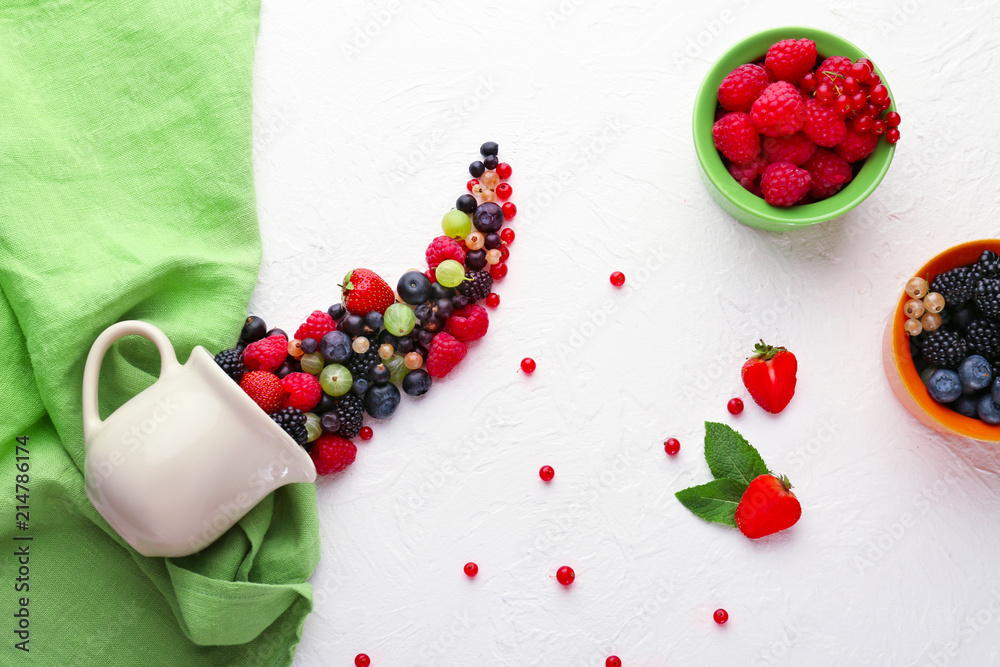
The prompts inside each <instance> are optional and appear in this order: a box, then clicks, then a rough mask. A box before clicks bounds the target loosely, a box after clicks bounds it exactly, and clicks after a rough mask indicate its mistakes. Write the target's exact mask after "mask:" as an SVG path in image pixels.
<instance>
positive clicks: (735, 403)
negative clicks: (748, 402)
mask: <svg viewBox="0 0 1000 667" xmlns="http://www.w3.org/2000/svg"><path fill="white" fill-rule="evenodd" d="M726 409H727V410H729V414H731V415H738V414H740V413H741V412H743V401H742V400H740V399H738V398H731V399H729V403H727V404H726Z"/></svg>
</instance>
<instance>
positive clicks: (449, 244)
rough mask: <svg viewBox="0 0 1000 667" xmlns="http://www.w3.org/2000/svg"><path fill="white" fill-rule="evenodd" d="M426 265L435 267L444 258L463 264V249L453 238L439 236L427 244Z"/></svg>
mask: <svg viewBox="0 0 1000 667" xmlns="http://www.w3.org/2000/svg"><path fill="white" fill-rule="evenodd" d="M424 256H425V257H427V266H429V267H430V268H432V269H433V268H437V265H438V264H440V263H441V262H443V261H444V260H446V259H453V260H455V261H456V262H458V263H459V264H465V249H464V248H462V246H461V245H460V244H459V243H458V241H456V240H455V239H453V238H449V237H447V236H439V237H437V238H436V239H434V240H433V241H431V244H430V245H429V246H427V252H425V253H424Z"/></svg>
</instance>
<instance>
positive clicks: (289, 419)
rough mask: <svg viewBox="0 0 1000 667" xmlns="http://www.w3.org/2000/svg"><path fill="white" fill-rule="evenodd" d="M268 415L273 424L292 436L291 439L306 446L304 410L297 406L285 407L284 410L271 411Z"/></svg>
mask: <svg viewBox="0 0 1000 667" xmlns="http://www.w3.org/2000/svg"><path fill="white" fill-rule="evenodd" d="M270 416H271V419H273V420H274V423H275V424H277V425H278V426H280V427H281V428H282V430H284V432H285V433H287V434H288V435H290V436H292V440H294V441H295V442H297V443H299V444H300V445H302V446H303V447H305V446H306V442H307V441H308V440H309V435H308V434H307V433H306V414H305V413H304V412H302V411H301V410H299V409H298V408H285V409H284V410H278V411H277V412H272V413H271V415H270Z"/></svg>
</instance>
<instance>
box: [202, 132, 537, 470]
mask: <svg viewBox="0 0 1000 667" xmlns="http://www.w3.org/2000/svg"><path fill="white" fill-rule="evenodd" d="M498 150H499V149H498V146H497V144H496V143H493V142H487V143H485V144H483V145H482V147H481V148H480V153H481V154H482V160H481V161H480V160H477V161H475V162H473V163H472V164H471V165H470V167H469V171H470V173H471V174H472V175H473V176H474V178H473V180H471V181H469V183H468V186H467V189H468V190H469V192H468V194H463V195H462V196H460V197H459V198H458V201H457V202H456V204H455V208H454V209H452V210H451V211H449V212H448V213H446V214H445V216H444V219H443V220H442V223H441V224H442V228H443V230H444V234H443V235H442V236H438V237H437V238H435V239H434V240H433V241H431V243H430V245H429V246H428V247H427V251H426V253H425V258H426V261H427V266H428V268H427V270H425V271H419V270H411V271H408V272H406V273H404V274H403V276H402V277H401V278H400V279H399V282H398V283H397V285H396V290H395V292H394V291H393V289H392V288H391V287H390V286H389V284H388V283H386V282H385V280H383V279H382V278H381V277H379V276H378V275H377V274H376V273H375V272H373V271H371V270H369V269H364V268H358V269H354V270H352V271H350V272H348V274H347V275H346V276H345V278H344V282H343V284H342V285H341V286H340V287H341V289H342V301H341V302H339V303H335V304H333V305H332V306H330V307H329V308H328V309H327V310H326V311H322V310H316V311H314V312H313V313H312V314H311V315H309V317H308V318H306V320H305V322H303V323H302V324H301V325H300V326H299V327H298V329H296V330H295V333H294V334H293V335H289V334H288V333H287V332H285V331H283V330H281V329H270V330H269V329H268V327H267V325H266V324H265V323H264V320H263V319H261V318H260V317H257V316H250V317H248V318H247V320H246V323H245V324H244V326H243V330H242V332H241V333H240V337H239V342H238V344H237V345H236V346H235V347H234V348H232V349H230V350H224V351H223V352H220V353H219V354H218V355H216V357H215V360H216V362H217V363H218V364H219V366H220V367H221V368H222V369H223V370H224V371H225V372H226V373H227V374H228V375H229V376H230V377H231V378H232V379H233V380H235V381H236V382H238V383H239V385H240V387H242V388H243V390H244V391H245V392H246V393H247V394H248V395H249V396H250V398H252V399H253V400H254V401H255V402H256V403H257V405H259V406H260V407H261V409H262V410H264V412H266V413H267V414H268V415H270V416H271V419H273V420H274V421H275V422H276V423H277V424H278V425H279V426H281V428H282V429H284V430H285V432H287V433H288V435H290V436H291V437H292V438H293V439H294V440H295V441H296V442H297V443H299V444H300V445H302V446H303V447H304V448H306V450H307V451H309V453H310V455H311V456H312V459H313V461H314V462H315V464H316V471H317V472H318V473H319V474H321V475H323V474H329V473H334V472H339V471H341V470H343V469H345V468H346V467H347V466H349V465H350V464H351V463H353V462H354V457H355V455H356V453H357V448H356V447H355V445H354V443H353V442H351V440H352V439H353V438H355V437H358V436H360V437H361V438H362V439H363V440H367V439H369V438H371V436H372V430H371V427H369V426H365V425H364V421H365V416H366V415H367V416H368V417H371V418H373V419H385V418H387V417H389V416H390V415H391V414H392V413H393V412H395V410H396V407H397V406H398V405H399V403H400V399H401V395H400V389H402V392H403V393H405V394H407V395H409V396H422V395H423V394H426V393H427V391H428V390H430V388H431V384H432V382H433V380H434V379H437V378H443V377H445V376H446V375H448V373H450V372H451V371H452V369H453V368H455V366H457V365H458V364H459V362H461V361H462V359H463V358H464V357H465V354H466V351H467V349H468V344H469V343H471V342H472V341H474V340H477V339H479V338H482V337H483V336H484V335H485V334H486V331H487V329H488V328H489V316H488V315H487V311H486V309H485V308H484V307H483V306H482V305H480V303H483V304H485V305H486V306H489V307H490V308H496V307H497V305H499V303H500V297H499V296H498V295H497V294H496V293H495V292H493V282H494V280H500V279H502V278H503V277H504V276H506V275H507V264H506V262H507V258H508V257H509V254H510V251H509V250H508V246H509V245H510V244H511V243H513V241H514V230H512V229H510V228H509V227H504V225H505V223H506V222H508V221H510V220H511V219H513V218H514V216H515V215H516V214H517V208H516V207H515V206H514V204H513V203H511V202H509V201H507V200H508V199H510V196H511V194H512V193H513V191H512V189H511V186H510V185H509V184H508V183H507V182H506V181H507V179H509V178H510V176H511V168H510V165H508V164H506V163H503V162H500V161H499V159H498V157H497V153H498ZM498 201H500V202H503V203H502V204H499V203H497V202H498Z"/></svg>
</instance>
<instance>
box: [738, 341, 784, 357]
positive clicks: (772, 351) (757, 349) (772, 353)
mask: <svg viewBox="0 0 1000 667" xmlns="http://www.w3.org/2000/svg"><path fill="white" fill-rule="evenodd" d="M753 351H754V353H753V354H752V355H751V356H749V357H747V358H748V359H760V360H761V361H770V360H771V359H774V358H775V357H776V356H778V355H779V354H781V353H782V352H787V351H788V350H786V349H785V348H783V347H778V346H776V345H768V344H767V343H765V342H764V339H763V338H761V339H760V342H759V343H755V344H754V346H753Z"/></svg>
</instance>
